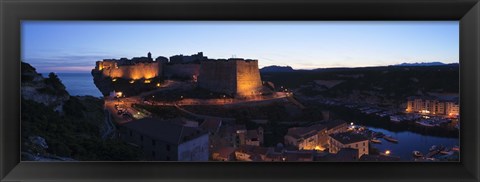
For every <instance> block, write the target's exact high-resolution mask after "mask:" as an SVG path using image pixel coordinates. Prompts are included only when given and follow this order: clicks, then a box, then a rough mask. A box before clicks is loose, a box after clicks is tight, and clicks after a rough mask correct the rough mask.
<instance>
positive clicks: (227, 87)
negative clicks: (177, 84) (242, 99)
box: [198, 60, 237, 95]
mask: <svg viewBox="0 0 480 182" xmlns="http://www.w3.org/2000/svg"><path fill="white" fill-rule="evenodd" d="M198 86H199V87H200V88H204V89H208V90H211V91H214V92H219V93H226V94H230V95H234V94H236V90H237V79H236V66H235V62H234V61H223V60H212V61H204V62H202V63H200V75H199V76H198Z"/></svg>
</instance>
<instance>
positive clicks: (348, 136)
mask: <svg viewBox="0 0 480 182" xmlns="http://www.w3.org/2000/svg"><path fill="white" fill-rule="evenodd" d="M330 137H332V138H333V139H335V140H337V141H339V142H340V143H343V144H350V143H357V142H361V141H365V140H368V139H367V138H365V137H364V136H362V135H360V134H355V133H352V132H345V133H336V134H331V135H330Z"/></svg>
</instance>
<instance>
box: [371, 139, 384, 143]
mask: <svg viewBox="0 0 480 182" xmlns="http://www.w3.org/2000/svg"><path fill="white" fill-rule="evenodd" d="M370 141H371V142H372V143H382V141H381V140H379V139H377V138H372V139H371V140H370Z"/></svg>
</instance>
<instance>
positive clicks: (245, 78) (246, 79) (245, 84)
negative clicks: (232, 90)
mask: <svg viewBox="0 0 480 182" xmlns="http://www.w3.org/2000/svg"><path fill="white" fill-rule="evenodd" d="M235 63H236V68H237V70H236V73H237V75H236V77H237V94H238V95H240V96H249V95H259V94H261V90H262V81H261V79H260V71H259V70H258V61H257V60H245V61H235Z"/></svg>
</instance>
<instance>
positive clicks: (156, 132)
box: [123, 118, 206, 145]
mask: <svg viewBox="0 0 480 182" xmlns="http://www.w3.org/2000/svg"><path fill="white" fill-rule="evenodd" d="M123 126H124V127H126V128H128V129H131V130H134V131H136V132H138V133H141V134H143V135H146V136H148V137H150V138H153V139H156V140H160V141H165V142H168V143H172V144H177V145H178V144H181V143H184V142H186V141H189V140H192V139H194V138H197V137H199V136H202V135H204V134H206V132H205V131H202V130H200V129H198V128H193V127H186V126H182V125H180V124H177V123H173V122H169V121H164V120H161V119H158V118H143V119H139V120H136V121H132V122H129V123H126V124H124V125H123Z"/></svg>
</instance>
